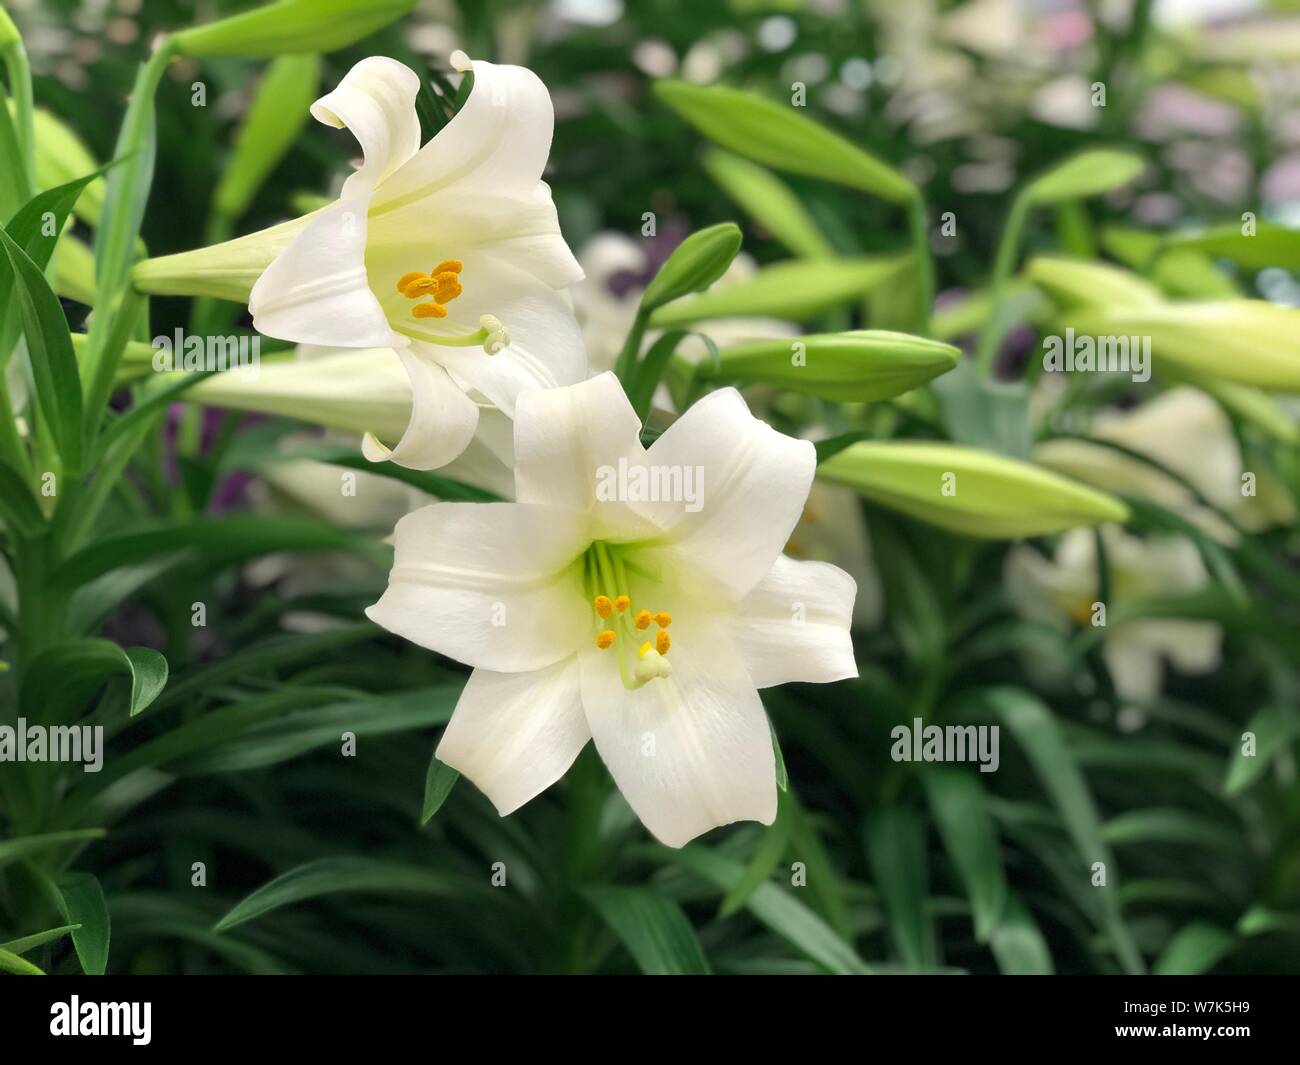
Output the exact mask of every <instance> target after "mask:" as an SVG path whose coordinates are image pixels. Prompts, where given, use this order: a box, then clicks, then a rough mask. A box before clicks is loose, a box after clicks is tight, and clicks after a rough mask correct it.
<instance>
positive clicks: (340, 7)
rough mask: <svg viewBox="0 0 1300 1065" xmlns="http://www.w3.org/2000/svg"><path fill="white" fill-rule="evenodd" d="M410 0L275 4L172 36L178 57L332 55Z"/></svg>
mask: <svg viewBox="0 0 1300 1065" xmlns="http://www.w3.org/2000/svg"><path fill="white" fill-rule="evenodd" d="M414 7H415V0H280V2H279V3H275V4H268V5H267V6H265V7H259V8H256V9H255V10H253V11H247V12H245V13H244V14H242V15H232V16H231V17H230V18H224V19H220V20H219V21H217V22H212V23H209V24H208V25H206V26H196V27H194V28H193V29H189V30H181V31H180V32H179V33H176V34H174V35H173V37H172V40H173V41H174V42H175V45H176V50H177V54H179V55H192V56H208V55H240V56H267V55H283V54H292V53H299V52H332V51H334V50H335V49H336V48H343V47H345V46H347V45H349V44H351V43H352V42H353V41H359V40H360V39H361V38H362V37H368V36H369V35H370V34H372V33H374V32H375V30H377V29H380V28H381V27H383V26H387V25H388V24H389V23H390V22H393V21H395V20H396V19H399V18H401V17H402V16H403V15H405V14H407V13H408V12H410V11H411V9H412V8H414Z"/></svg>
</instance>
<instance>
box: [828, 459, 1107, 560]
mask: <svg viewBox="0 0 1300 1065" xmlns="http://www.w3.org/2000/svg"><path fill="white" fill-rule="evenodd" d="M817 473H818V476H819V477H821V478H823V479H824V480H827V481H831V482H833V483H835V484H842V485H845V486H847V487H849V488H852V489H854V490H855V491H857V492H858V493H859V494H861V495H862V496H864V497H865V498H867V499H870V500H872V501H873V502H876V503H879V504H881V505H882V506H886V507H889V508H891V509H894V510H898V511H901V512H902V513H904V514H908V515H910V516H911V517H914V518H918V519H919V520H921V521H925V522H928V523H930V524H931V525H937V526H939V527H940V528H942V529H947V530H949V531H950V532H954V533H959V534H961V535H965V536H976V537H981V538H985V539H993V540H999V539H1004V540H1005V539H1017V538H1019V537H1022V536H1040V535H1043V534H1045V533H1051V532H1061V531H1062V530H1065V529H1070V528H1073V527H1075V526H1077V525H1097V524H1099V523H1101V522H1108V521H1110V522H1124V521H1126V520H1127V518H1128V508H1127V507H1126V506H1125V505H1124V504H1123V503H1122V502H1120V501H1119V500H1118V499H1116V498H1114V497H1113V496H1110V495H1107V494H1106V493H1104V492H1099V491H1096V490H1095V489H1092V488H1088V487H1085V486H1084V485H1081V484H1079V483H1077V482H1075V481H1071V480H1069V479H1067V478H1065V477H1061V476H1059V475H1057V474H1054V473H1050V472H1048V471H1047V470H1044V469H1042V468H1041V467H1038V466H1034V465H1032V464H1031V463H1028V462H1020V461H1017V460H1016V459H1010V458H1006V457H1003V456H1001V455H994V454H991V453H989V452H986V451H980V450H977V449H975V448H968V447H959V446H955V445H953V444H944V443H933V442H927V441H892V440H890V441H862V442H860V443H856V444H851V445H850V446H848V447H846V448H844V449H843V450H842V451H839V452H838V453H836V454H833V455H832V456H831V457H830V458H828V459H826V461H824V462H823V463H822V464H821V466H819V467H818V471H817Z"/></svg>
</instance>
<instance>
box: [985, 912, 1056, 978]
mask: <svg viewBox="0 0 1300 1065" xmlns="http://www.w3.org/2000/svg"><path fill="white" fill-rule="evenodd" d="M989 949H990V950H992V951H993V957H995V958H996V959H997V962H998V971H999V972H1001V973H1003V974H1004V975H1007V976H1051V975H1052V973H1053V972H1055V966H1054V965H1053V964H1052V954H1051V951H1050V950H1049V949H1048V946H1047V940H1046V939H1044V938H1043V933H1042V930H1041V929H1039V927H1038V923H1037V922H1036V921H1035V920H1034V918H1033V915H1032V914H1031V913H1030V912H1029V910H1028V909H1026V908H1025V904H1024V903H1023V902H1021V901H1020V899H1019V898H1018V897H1017V896H1016V895H1015V894H1013V893H1009V894H1008V895H1007V902H1006V907H1005V908H1004V910H1003V912H1002V918H1001V920H999V921H998V924H997V927H996V928H994V929H993V934H992V935H991V936H990V937H989Z"/></svg>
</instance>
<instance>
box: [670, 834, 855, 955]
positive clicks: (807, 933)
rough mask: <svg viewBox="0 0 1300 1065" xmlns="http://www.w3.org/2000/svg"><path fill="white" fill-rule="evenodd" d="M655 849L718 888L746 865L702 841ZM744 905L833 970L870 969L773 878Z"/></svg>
mask: <svg viewBox="0 0 1300 1065" xmlns="http://www.w3.org/2000/svg"><path fill="white" fill-rule="evenodd" d="M653 852H654V854H655V855H656V856H657V857H659V858H660V859H661V860H662V861H664V862H667V863H675V864H678V865H682V866H685V867H686V868H687V869H689V870H690V871H691V872H692V873H694V874H695V875H696V876H698V877H700V878H701V879H702V880H705V881H707V882H708V883H710V884H712V885H713V886H714V887H715V888H717V889H718V890H719V891H726V890H728V889H729V888H730V887H731V885H732V884H734V883H736V881H737V880H739V879H740V877H741V876H743V875H744V868H743V866H741V865H740V864H739V863H737V862H733V861H732V860H731V859H730V858H727V857H725V856H724V855H721V854H718V853H717V851H714V850H711V849H710V848H708V847H703V846H700V845H699V844H690V845H688V846H685V847H682V848H681V849H679V850H670V849H669V848H667V847H655V848H653ZM745 906H746V908H747V909H748V910H749V912H750V913H752V914H753V915H754V916H755V917H756V918H758V920H760V921H761V922H762V923H763V924H764V925H766V926H767V927H768V928H770V929H771V930H772V931H773V932H775V933H776V934H777V935H778V936H780V937H781V938H782V939H784V940H786V941H787V942H789V943H791V944H792V945H793V946H794V947H796V948H797V949H798V950H800V951H802V952H803V953H804V954H806V955H807V956H808V957H809V958H811V959H812V960H813V961H815V962H817V963H818V964H819V965H821V966H823V967H824V968H826V969H827V970H829V971H830V972H833V973H840V974H849V973H856V974H865V973H869V972H871V969H870V968H869V967H868V966H867V963H866V962H864V961H863V960H862V959H861V958H860V957H859V956H858V953H857V951H855V950H854V949H853V947H852V946H851V945H850V944H849V943H848V942H846V941H845V940H843V939H841V938H840V937H839V935H837V934H836V933H835V932H834V931H833V930H832V929H831V928H830V926H829V925H827V924H826V922H825V921H823V920H822V919H821V918H820V917H818V916H817V915H816V914H815V913H813V912H812V910H810V909H808V907H807V906H805V905H804V904H803V903H802V902H800V901H799V900H798V899H797V898H795V897H794V896H793V895H791V894H790V893H789V892H788V891H786V890H785V889H784V888H780V887H777V885H776V884H774V883H770V882H769V883H765V884H761V885H759V887H758V888H756V889H755V891H754V893H753V894H751V895H750V896H749V899H748V900H747V901H746V903H745Z"/></svg>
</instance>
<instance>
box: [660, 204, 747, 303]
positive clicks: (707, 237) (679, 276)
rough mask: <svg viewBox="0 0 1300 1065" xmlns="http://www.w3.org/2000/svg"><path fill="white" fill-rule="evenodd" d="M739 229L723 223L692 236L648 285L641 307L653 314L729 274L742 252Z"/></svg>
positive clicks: (682, 243)
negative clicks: (658, 309) (657, 309)
mask: <svg viewBox="0 0 1300 1065" xmlns="http://www.w3.org/2000/svg"><path fill="white" fill-rule="evenodd" d="M740 240H741V237H740V227H739V226H737V225H736V224H735V223H734V222H723V223H722V224H721V225H717V226H710V227H709V228H708V229H701V230H699V231H698V232H695V233H692V234H691V235H690V236H689V237H687V238H686V239H685V240H684V241H682V242H681V243H680V244H679V245H677V247H676V248H675V249H674V250H673V253H672V255H670V256H668V261H667V262H666V263H664V264H663V266H661V267H660V268H659V272H658V273H657V274H655V276H654V280H653V281H651V282H650V284H649V285H647V286H646V290H645V293H644V294H643V295H642V297H641V307H642V308H643V309H644V310H646V311H653V310H655V309H656V308H658V307H662V306H663V305H664V304H665V303H670V302H671V301H672V300H675V299H680V298H681V297H682V296H687V295H690V293H692V292H700V291H703V290H704V289H706V288H708V287H709V286H710V285H711V284H713V282H715V281H716V280H718V278H720V277H721V276H722V275H723V274H725V273H726V272H727V267H728V266H730V265H731V260H732V259H734V258H735V257H736V252H738V251H740Z"/></svg>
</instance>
